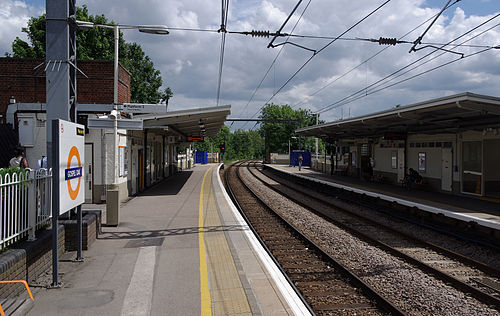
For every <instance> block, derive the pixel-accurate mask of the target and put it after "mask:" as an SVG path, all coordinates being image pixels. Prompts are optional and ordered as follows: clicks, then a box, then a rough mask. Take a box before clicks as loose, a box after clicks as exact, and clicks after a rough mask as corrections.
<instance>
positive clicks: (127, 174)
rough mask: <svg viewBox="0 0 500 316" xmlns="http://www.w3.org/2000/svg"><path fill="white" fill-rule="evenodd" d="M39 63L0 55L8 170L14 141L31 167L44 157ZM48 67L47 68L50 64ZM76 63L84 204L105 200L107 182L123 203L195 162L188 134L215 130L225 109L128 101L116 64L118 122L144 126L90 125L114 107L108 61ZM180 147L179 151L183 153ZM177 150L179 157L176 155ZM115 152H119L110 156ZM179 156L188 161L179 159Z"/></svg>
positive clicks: (126, 76)
mask: <svg viewBox="0 0 500 316" xmlns="http://www.w3.org/2000/svg"><path fill="white" fill-rule="evenodd" d="M45 67H46V64H45V62H44V61H43V60H27V59H15V58H0V72H1V73H2V76H3V77H4V80H3V81H1V82H0V91H1V93H0V94H1V95H0V131H1V135H2V136H1V137H0V147H2V148H3V149H4V150H3V151H0V152H1V153H0V156H1V157H0V158H2V159H0V160H2V165H0V167H6V164H8V160H9V159H10V158H12V156H13V151H12V149H14V148H15V146H16V145H18V144H19V145H20V146H22V147H23V148H24V149H25V153H26V157H27V160H28V163H29V166H30V167H32V168H35V167H36V166H37V164H38V161H39V160H40V159H41V158H42V156H46V124H47V122H46V114H45V112H46V104H45V72H44V68H45ZM50 67H52V65H50ZM78 67H79V69H81V70H82V71H83V72H84V73H85V74H86V75H87V77H88V78H86V77H84V76H83V75H81V74H79V75H78V81H77V83H78V89H77V100H78V102H77V116H78V117H77V122H78V123H79V124H83V125H85V127H86V128H85V182H84V183H85V202H86V203H102V202H105V201H106V192H107V190H108V189H109V188H110V187H111V186H117V187H118V189H119V191H120V194H119V196H120V200H121V201H125V200H126V199H128V197H129V196H130V195H133V194H136V193H138V192H140V191H142V190H144V189H145V188H147V187H149V186H151V185H153V184H155V183H157V182H159V181H161V180H162V179H164V178H166V177H168V176H170V175H172V174H174V173H176V172H178V171H179V170H180V169H182V168H189V167H191V166H192V164H193V159H192V153H191V150H190V146H189V145H190V143H189V142H188V139H189V138H190V137H204V136H205V137H206V136H212V135H215V134H217V132H218V131H219V129H220V128H221V126H222V125H223V124H224V121H225V119H226V117H227V116H228V115H229V114H230V106H219V107H204V108H193V109H186V110H181V111H168V109H167V105H165V104H134V103H130V79H131V78H130V73H129V72H128V71H127V70H126V69H125V68H123V67H122V66H121V65H119V80H118V82H119V87H118V91H119V93H118V103H119V104H118V111H119V115H118V116H119V117H120V119H121V120H123V121H125V120H127V119H135V120H142V125H143V128H142V129H141V130H127V129H118V133H117V144H118V149H117V150H113V149H114V148H113V147H114V144H115V143H114V135H115V134H114V130H113V129H104V128H98V127H95V128H89V126H90V124H89V121H92V119H99V118H106V117H109V114H110V112H111V111H112V109H113V61H81V62H78ZM181 148H182V152H180V151H181ZM180 154H182V155H180ZM115 155H116V156H115ZM179 156H183V157H185V158H183V159H182V161H180V160H179V159H178V157H179Z"/></svg>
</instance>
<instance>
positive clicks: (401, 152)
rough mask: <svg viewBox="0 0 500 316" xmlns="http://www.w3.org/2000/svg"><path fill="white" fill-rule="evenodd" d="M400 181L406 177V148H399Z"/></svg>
mask: <svg viewBox="0 0 500 316" xmlns="http://www.w3.org/2000/svg"><path fill="white" fill-rule="evenodd" d="M397 160H398V182H399V181H402V180H403V179H404V178H405V149H404V148H398V157H397Z"/></svg>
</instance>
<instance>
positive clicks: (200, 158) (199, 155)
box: [194, 151, 208, 164]
mask: <svg viewBox="0 0 500 316" xmlns="http://www.w3.org/2000/svg"><path fill="white" fill-rule="evenodd" d="M207 162H208V153H207V152H206V151H197V152H196V153H195V156H194V163H201V164H206V163H207Z"/></svg>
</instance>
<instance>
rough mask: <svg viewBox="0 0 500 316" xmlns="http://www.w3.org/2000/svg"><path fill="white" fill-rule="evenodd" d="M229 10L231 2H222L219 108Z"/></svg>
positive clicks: (225, 0) (223, 0)
mask: <svg viewBox="0 0 500 316" xmlns="http://www.w3.org/2000/svg"><path fill="white" fill-rule="evenodd" d="M228 9H229V0H222V14H221V26H220V29H219V31H218V32H221V33H222V39H221V45H220V56H219V80H218V84H217V102H216V104H217V106H219V101H220V89H221V85H222V69H223V66H224V52H225V49H226V34H227V31H226V26H227V16H228Z"/></svg>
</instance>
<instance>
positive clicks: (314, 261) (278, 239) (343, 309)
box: [225, 163, 405, 315]
mask: <svg viewBox="0 0 500 316" xmlns="http://www.w3.org/2000/svg"><path fill="white" fill-rule="evenodd" d="M240 166H241V163H240V164H239V165H232V166H230V167H229V168H228V169H227V170H226V171H225V181H226V186H227V188H228V191H229V193H230V195H231V196H232V199H233V201H234V202H235V204H236V205H237V206H238V207H239V208H240V211H241V212H242V214H243V216H244V217H245V218H246V219H247V222H248V223H249V225H250V226H251V228H252V230H254V232H255V233H256V235H257V236H258V238H259V239H260V240H261V242H262V244H263V245H264V247H265V248H266V249H267V250H268V252H269V253H270V254H271V255H272V257H273V258H274V260H275V261H276V262H277V263H278V266H279V267H281V269H282V270H283V271H284V273H285V275H286V276H287V278H288V279H289V281H290V284H291V285H292V286H293V287H294V288H295V289H296V290H297V292H298V293H299V296H301V297H302V298H303V300H304V301H305V303H306V305H307V306H308V307H309V308H310V311H311V312H312V313H313V314H317V315H332V314H344V315H360V314H362V315H384V314H392V315H405V314H404V312H403V311H401V310H400V309H399V308H397V307H396V306H394V305H393V304H392V303H391V302H389V301H388V300H386V299H385V298H384V297H382V296H381V295H380V294H379V293H378V292H377V291H375V290H374V289H373V288H372V287H370V286H369V285H368V284H366V283H365V282H364V281H363V280H361V278H359V277H358V276H356V275H354V274H353V273H352V272H350V271H349V270H348V269H346V268H345V267H344V266H343V265H342V264H341V263H340V262H339V261H337V260H336V259H334V258H333V257H331V256H330V255H328V254H327V253H326V252H324V251H323V250H322V249H321V248H320V247H319V246H317V245H316V244H315V243H314V242H313V241H312V240H310V239H309V238H307V237H306V236H305V235H304V234H302V233H301V232H299V231H298V230H297V229H295V227H294V226H293V225H292V224H290V223H289V222H288V221H286V220H285V219H284V218H282V217H281V216H279V215H278V213H276V212H274V211H273V210H272V209H271V208H270V207H269V206H268V205H267V204H266V203H265V202H264V201H262V200H261V199H259V198H258V196H257V195H256V194H255V193H254V192H253V191H252V190H251V188H249V187H248V186H247V185H246V184H245V183H244V181H243V180H242V179H241V177H240V175H239V172H238V169H239V168H240ZM241 206H243V207H241Z"/></svg>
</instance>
